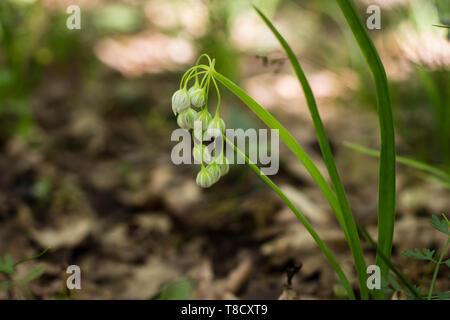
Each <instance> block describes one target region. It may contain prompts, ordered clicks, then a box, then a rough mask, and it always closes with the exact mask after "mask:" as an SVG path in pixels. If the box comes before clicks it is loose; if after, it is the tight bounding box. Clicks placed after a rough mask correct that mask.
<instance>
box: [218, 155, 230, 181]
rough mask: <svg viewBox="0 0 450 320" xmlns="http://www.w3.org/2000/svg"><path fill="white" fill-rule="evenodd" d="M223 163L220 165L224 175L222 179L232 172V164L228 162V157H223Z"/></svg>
mask: <svg viewBox="0 0 450 320" xmlns="http://www.w3.org/2000/svg"><path fill="white" fill-rule="evenodd" d="M222 158H223V161H222V163H221V164H220V169H221V173H222V177H223V176H224V175H226V174H227V173H228V171H230V162H229V161H228V159H227V157H224V156H222Z"/></svg>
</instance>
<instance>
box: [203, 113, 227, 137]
mask: <svg viewBox="0 0 450 320" xmlns="http://www.w3.org/2000/svg"><path fill="white" fill-rule="evenodd" d="M224 132H225V122H224V121H223V120H222V119H221V118H219V117H218V116H214V118H213V119H212V120H211V121H210V122H209V124H208V127H207V128H206V133H205V140H209V139H211V138H213V137H218V136H221V135H223V134H224Z"/></svg>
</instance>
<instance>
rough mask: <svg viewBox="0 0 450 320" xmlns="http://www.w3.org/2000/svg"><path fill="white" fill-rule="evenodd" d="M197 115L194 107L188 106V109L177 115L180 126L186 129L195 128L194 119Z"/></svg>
mask: <svg viewBox="0 0 450 320" xmlns="http://www.w3.org/2000/svg"><path fill="white" fill-rule="evenodd" d="M196 115H197V112H196V111H195V110H194V109H192V108H188V109H187V110H185V111H183V112H182V113H180V114H179V115H178V117H177V124H178V126H179V127H180V128H183V129H186V130H189V129H193V128H194V119H195V116H196Z"/></svg>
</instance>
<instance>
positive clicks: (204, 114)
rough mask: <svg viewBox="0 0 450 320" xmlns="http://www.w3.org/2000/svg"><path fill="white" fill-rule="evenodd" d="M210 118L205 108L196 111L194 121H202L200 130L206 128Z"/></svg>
mask: <svg viewBox="0 0 450 320" xmlns="http://www.w3.org/2000/svg"><path fill="white" fill-rule="evenodd" d="M211 119H212V117H211V114H210V113H209V112H208V110H206V109H205V110H202V111H200V112H198V113H197V115H196V116H195V121H200V122H201V123H202V130H206V128H208V124H209V122H210V121H211Z"/></svg>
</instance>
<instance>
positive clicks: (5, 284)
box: [0, 248, 50, 299]
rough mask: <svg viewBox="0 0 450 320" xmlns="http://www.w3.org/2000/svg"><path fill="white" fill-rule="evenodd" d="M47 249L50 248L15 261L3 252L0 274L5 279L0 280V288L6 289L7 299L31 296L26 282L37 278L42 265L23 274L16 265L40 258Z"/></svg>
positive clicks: (0, 259) (0, 260)
mask: <svg viewBox="0 0 450 320" xmlns="http://www.w3.org/2000/svg"><path fill="white" fill-rule="evenodd" d="M48 250H50V248H47V249H45V250H44V251H42V252H41V253H39V254H38V255H36V256H33V257H31V258H26V259H22V260H19V261H16V262H14V260H13V258H12V257H11V255H9V254H5V255H4V257H3V259H2V258H1V257H0V274H3V275H4V276H5V278H6V280H5V281H1V282H0V290H7V291H8V298H9V299H15V298H18V299H21V298H24V297H32V294H31V292H30V291H29V289H28V283H29V282H30V281H32V280H34V279H36V278H38V277H39V276H40V275H41V274H42V273H43V272H44V266H42V265H39V266H37V267H34V268H33V269H31V270H30V271H29V272H28V273H27V274H26V275H25V276H21V275H19V274H18V272H17V266H18V265H20V264H22V263H24V262H27V261H31V260H36V259H38V258H40V257H41V256H43V255H44V254H45V253H46V252H47V251H48Z"/></svg>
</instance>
